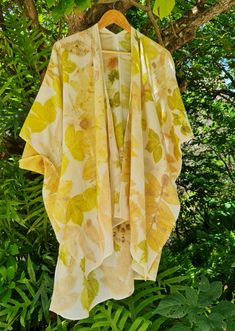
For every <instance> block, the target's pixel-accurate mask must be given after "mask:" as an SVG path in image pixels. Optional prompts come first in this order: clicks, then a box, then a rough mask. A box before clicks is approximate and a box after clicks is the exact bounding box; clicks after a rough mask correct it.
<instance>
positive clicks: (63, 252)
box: [59, 244, 70, 266]
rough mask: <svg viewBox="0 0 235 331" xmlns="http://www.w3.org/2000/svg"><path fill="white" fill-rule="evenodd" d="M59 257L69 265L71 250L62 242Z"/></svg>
mask: <svg viewBox="0 0 235 331" xmlns="http://www.w3.org/2000/svg"><path fill="white" fill-rule="evenodd" d="M59 258H60V260H61V261H62V262H63V263H64V265H65V266H69V261H70V259H69V252H68V250H67V248H66V246H65V245H63V244H60V246H59Z"/></svg>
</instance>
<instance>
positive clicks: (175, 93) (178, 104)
mask: <svg viewBox="0 0 235 331" xmlns="http://www.w3.org/2000/svg"><path fill="white" fill-rule="evenodd" d="M165 75H166V76H165V77H166V79H167V81H168V82H169V84H168V86H167V100H166V103H167V108H168V112H169V115H170V118H171V120H170V123H168V124H170V130H171V131H174V136H176V139H177V140H178V141H179V143H180V144H182V143H183V142H187V141H189V140H191V139H193V138H195V136H194V133H193V131H192V128H191V125H190V122H189V119H188V115H187V112H186V109H185V106H184V103H183V99H182V96H181V93H180V89H179V85H178V82H177V79H176V72H175V64H174V60H173V58H172V56H171V53H170V52H169V51H167V54H166V58H165Z"/></svg>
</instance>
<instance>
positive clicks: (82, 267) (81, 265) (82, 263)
mask: <svg viewBox="0 0 235 331" xmlns="http://www.w3.org/2000/svg"><path fill="white" fill-rule="evenodd" d="M85 263H86V261H85V257H83V258H82V259H81V261H80V268H81V269H82V271H83V272H85Z"/></svg>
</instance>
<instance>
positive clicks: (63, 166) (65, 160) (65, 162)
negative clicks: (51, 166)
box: [61, 153, 69, 176]
mask: <svg viewBox="0 0 235 331" xmlns="http://www.w3.org/2000/svg"><path fill="white" fill-rule="evenodd" d="M68 165H69V159H68V158H67V156H66V154H65V153H63V155H62V161H61V176H63V175H64V173H65V171H66V169H67V167H68Z"/></svg>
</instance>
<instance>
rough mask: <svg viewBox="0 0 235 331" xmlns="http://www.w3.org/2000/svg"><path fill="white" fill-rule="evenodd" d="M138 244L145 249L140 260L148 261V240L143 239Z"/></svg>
mask: <svg viewBox="0 0 235 331" xmlns="http://www.w3.org/2000/svg"><path fill="white" fill-rule="evenodd" d="M137 246H138V247H139V248H140V249H141V250H142V251H143V252H142V255H141V258H140V262H142V263H145V262H147V259H148V249H147V240H142V241H141V242H140V243H139V244H138V245H137Z"/></svg>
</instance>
